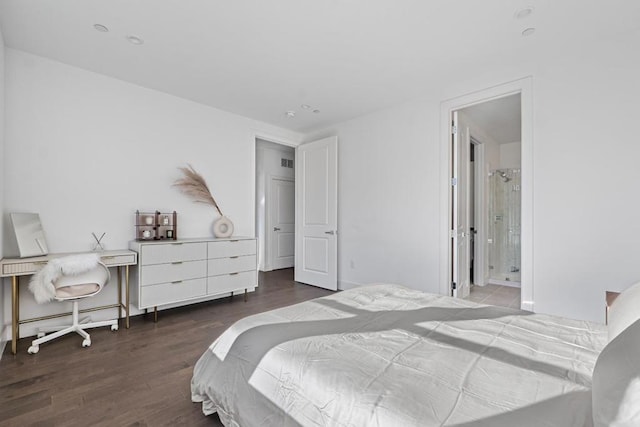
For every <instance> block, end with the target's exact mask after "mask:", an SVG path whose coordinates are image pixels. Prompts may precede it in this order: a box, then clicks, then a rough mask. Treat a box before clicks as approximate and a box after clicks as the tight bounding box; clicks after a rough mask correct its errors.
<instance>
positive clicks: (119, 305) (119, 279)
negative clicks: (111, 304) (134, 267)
mask: <svg viewBox="0 0 640 427" xmlns="http://www.w3.org/2000/svg"><path fill="white" fill-rule="evenodd" d="M116 273H117V274H118V320H120V319H122V269H121V268H120V266H117V267H116Z"/></svg>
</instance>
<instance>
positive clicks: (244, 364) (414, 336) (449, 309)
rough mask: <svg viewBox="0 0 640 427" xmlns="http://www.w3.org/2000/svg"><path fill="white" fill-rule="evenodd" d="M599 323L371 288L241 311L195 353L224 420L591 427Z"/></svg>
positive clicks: (208, 403)
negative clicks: (251, 311) (199, 354)
mask: <svg viewBox="0 0 640 427" xmlns="http://www.w3.org/2000/svg"><path fill="white" fill-rule="evenodd" d="M606 340H607V332H606V329H605V327H604V326H603V325H598V324H593V323H589V322H582V321H574V320H568V319H562V318H558V317H553V316H546V315H539V314H531V313H529V312H525V311H518V310H513V309H508V308H503V307H494V306H487V305H482V304H475V303H472V302H469V301H464V300H459V299H454V298H449V297H443V296H438V295H432V294H426V293H423V292H419V291H414V290H410V289H407V288H404V287H401V286H396V285H370V286H363V287H360V288H357V289H353V290H349V291H344V292H339V293H336V294H333V295H331V296H328V297H324V298H319V299H316V300H312V301H307V302H304V303H301V304H297V305H293V306H290V307H285V308H281V309H278V310H274V311H270V312H266V313H261V314H257V315H254V316H250V317H247V318H244V319H242V320H240V321H238V322H237V323H235V324H234V325H232V326H231V327H230V328H229V329H228V330H227V331H225V332H224V333H223V334H222V335H221V336H220V337H219V338H218V339H217V340H216V341H215V342H214V343H213V344H212V345H211V346H210V347H209V349H208V350H207V351H206V352H205V353H204V354H203V355H202V357H201V358H200V359H199V360H198V362H197V364H196V366H195V368H194V375H193V378H192V381H191V391H192V399H193V401H194V402H202V408H203V411H204V413H205V414H211V413H213V412H218V414H219V416H220V419H221V420H222V422H223V423H224V424H225V425H226V426H242V427H250V426H294V425H304V426H452V425H457V426H467V425H469V426H470V425H473V426H481V425H486V426H492V427H499V426H505V427H507V426H508V427H513V426H536V427H538V426H563V427H565V426H576V427H583V426H590V425H591V423H592V421H591V391H590V389H591V375H592V371H593V367H594V364H595V362H596V358H597V356H598V353H599V352H600V350H601V349H602V348H603V347H604V346H605V344H606Z"/></svg>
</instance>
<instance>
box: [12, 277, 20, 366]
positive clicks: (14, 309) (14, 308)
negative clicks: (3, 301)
mask: <svg viewBox="0 0 640 427" xmlns="http://www.w3.org/2000/svg"><path fill="white" fill-rule="evenodd" d="M18 291H19V287H18V276H12V277H11V353H13V354H16V353H17V352H18V329H19V326H18V319H19V318H20V317H19V316H20V313H18V310H19V306H20V303H19V301H18Z"/></svg>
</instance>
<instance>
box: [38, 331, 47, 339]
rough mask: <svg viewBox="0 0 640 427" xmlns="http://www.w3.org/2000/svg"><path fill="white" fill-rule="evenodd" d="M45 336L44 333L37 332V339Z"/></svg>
mask: <svg viewBox="0 0 640 427" xmlns="http://www.w3.org/2000/svg"><path fill="white" fill-rule="evenodd" d="M45 335H46V334H45V333H44V332H38V338H42V337H43V336H45Z"/></svg>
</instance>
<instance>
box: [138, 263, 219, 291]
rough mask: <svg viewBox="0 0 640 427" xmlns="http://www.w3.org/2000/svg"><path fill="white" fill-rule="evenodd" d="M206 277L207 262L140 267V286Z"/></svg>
mask: <svg viewBox="0 0 640 427" xmlns="http://www.w3.org/2000/svg"><path fill="white" fill-rule="evenodd" d="M201 277H207V261H204V260H202V261H188V262H175V263H171V264H156V265H143V266H142V267H140V286H143V287H144V286H149V285H155V284H158V283H167V282H175V281H176V280H190V279H198V278H201Z"/></svg>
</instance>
